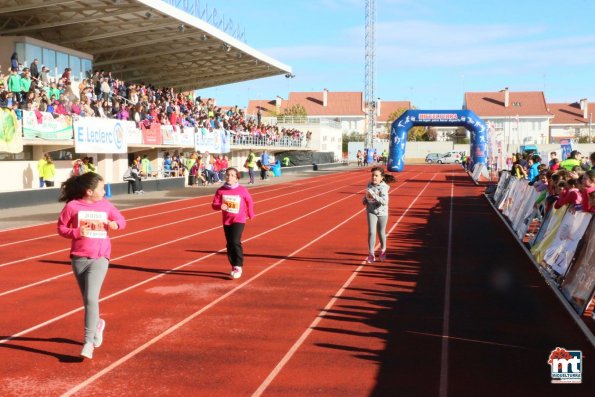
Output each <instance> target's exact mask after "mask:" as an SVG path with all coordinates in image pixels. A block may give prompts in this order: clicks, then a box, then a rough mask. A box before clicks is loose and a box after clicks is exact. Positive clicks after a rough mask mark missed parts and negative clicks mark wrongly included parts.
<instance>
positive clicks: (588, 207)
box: [580, 152, 595, 212]
mask: <svg viewBox="0 0 595 397" xmlns="http://www.w3.org/2000/svg"><path fill="white" fill-rule="evenodd" d="M594 153H595V152H594ZM594 192H595V169H592V170H589V171H587V172H585V173H584V174H583V178H582V187H581V189H580V193H581V197H582V204H583V211H585V212H595V207H593V204H592V201H591V200H590V198H589V197H590V196H591V195H592V194H593V193H594Z"/></svg>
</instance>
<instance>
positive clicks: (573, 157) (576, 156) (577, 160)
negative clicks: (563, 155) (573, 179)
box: [560, 150, 582, 171]
mask: <svg viewBox="0 0 595 397" xmlns="http://www.w3.org/2000/svg"><path fill="white" fill-rule="evenodd" d="M581 158H582V155H581V152H579V151H578V150H573V151H572V152H570V156H569V157H568V158H567V159H566V160H564V161H562V162H561V163H560V167H562V168H564V169H566V170H568V171H572V169H573V168H574V167H576V166H577V165H578V166H580V165H581Z"/></svg>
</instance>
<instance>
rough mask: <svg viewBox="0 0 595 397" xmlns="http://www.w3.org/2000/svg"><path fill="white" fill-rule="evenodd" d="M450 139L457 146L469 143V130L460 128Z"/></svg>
mask: <svg viewBox="0 0 595 397" xmlns="http://www.w3.org/2000/svg"><path fill="white" fill-rule="evenodd" d="M448 137H449V138H450V139H452V141H453V142H454V143H456V144H460V143H469V138H467V129H466V128H465V127H458V128H457V129H456V130H455V132H452V133H451V134H450V135H449V136H448Z"/></svg>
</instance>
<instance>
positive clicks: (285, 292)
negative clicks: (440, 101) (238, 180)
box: [0, 166, 595, 397]
mask: <svg viewBox="0 0 595 397" xmlns="http://www.w3.org/2000/svg"><path fill="white" fill-rule="evenodd" d="M398 178H399V181H398V182H397V183H396V184H394V185H393V186H392V188H391V203H390V207H391V211H390V220H389V225H388V229H389V231H390V235H389V243H388V245H389V255H388V258H387V261H386V262H384V263H374V264H371V265H367V264H364V262H363V261H364V259H365V257H366V254H367V253H366V251H367V249H366V233H367V231H366V221H365V214H364V212H363V206H362V205H361V197H362V192H363V189H364V187H365V184H366V183H367V181H368V180H369V170H368V169H366V170H363V169H360V170H355V171H354V170H350V171H346V172H334V173H329V174H326V175H322V176H318V177H314V178H309V179H302V180H299V181H293V182H288V183H284V184H279V185H269V186H264V187H260V188H254V189H252V190H251V191H252V194H253V198H254V200H255V209H256V214H257V217H256V218H255V219H254V220H253V221H249V223H248V224H247V227H246V230H245V232H244V249H245V253H246V263H245V270H244V275H243V276H242V278H241V279H239V280H233V281H232V280H230V279H229V277H228V272H229V268H228V264H227V259H226V256H225V251H224V247H225V242H224V237H223V232H222V230H221V226H220V214H219V213H216V212H214V211H212V210H211V208H210V200H211V197H210V196H207V197H197V198H194V199H189V200H179V201H175V202H169V203H163V204H160V205H154V206H150V207H141V208H135V209H132V210H126V211H124V215H125V216H126V218H127V220H128V227H127V229H125V230H123V231H119V232H115V233H113V234H112V244H113V252H112V260H111V264H110V271H109V272H108V276H107V279H106V282H105V283H104V286H103V290H102V294H101V299H102V301H101V303H100V307H101V310H102V317H103V318H105V319H106V321H107V328H106V332H105V342H104V344H103V346H102V347H101V348H99V349H96V350H95V358H94V359H93V360H85V361H82V360H81V359H80V358H79V356H78V354H79V352H80V350H81V347H82V345H81V340H82V322H83V314H82V307H81V299H80V296H79V293H78V290H77V287H76V283H75V281H74V278H73V276H72V275H71V273H70V262H69V258H68V247H69V241H67V240H65V239H63V238H61V237H58V236H57V235H56V233H55V224H53V223H52V224H44V225H37V226H33V227H27V228H19V229H13V230H8V231H4V232H0V308H1V309H0V313H1V314H2V315H1V316H0V396H33V395H35V396H41V395H43V396H61V395H63V396H70V395H80V396H141V395H142V396H190V395H192V396H258V395H268V396H279V395H283V396H368V395H374V396H440V397H445V396H502V395H506V396H538V395H539V396H549V395H552V396H553V395H556V396H559V395H572V396H583V395H584V396H587V395H590V396H592V395H593V390H595V389H594V388H593V385H594V382H593V378H594V377H595V370H594V369H595V360H593V357H595V354H594V353H595V351H594V348H593V346H592V345H591V344H590V343H589V342H588V341H587V339H586V338H585V337H584V335H583V334H582V333H581V332H580V330H579V329H578V327H577V326H576V325H575V324H574V323H573V321H572V320H571V318H570V316H569V315H568V313H567V312H566V311H565V310H564V308H563V306H562V305H561V304H560V302H559V301H558V300H557V298H556V297H555V295H554V294H553V293H552V292H551V290H550V289H549V287H547V286H546V285H545V283H544V281H543V280H542V279H541V277H540V276H539V274H538V273H537V271H536V270H535V269H534V268H533V266H532V264H531V262H530V261H529V260H528V259H527V258H526V256H525V254H524V252H523V251H522V249H521V248H520V247H519V246H518V245H517V244H516V243H515V241H514V239H513V237H512V236H511V235H510V234H509V233H508V231H507V229H506V228H505V227H504V226H503V225H502V223H501V221H500V219H499V218H498V217H497V216H496V215H495V214H493V212H492V210H491V208H490V207H489V204H488V203H487V202H486V200H485V199H484V198H483V197H482V196H481V193H482V190H483V188H480V187H477V186H475V185H474V184H473V183H472V181H471V180H470V178H469V177H468V176H467V175H466V174H465V173H464V172H463V170H462V169H461V168H459V167H456V166H408V167H407V168H406V171H405V172H403V173H400V174H398ZM56 216H57V214H56ZM557 346H560V347H565V348H567V349H569V350H582V352H583V368H584V369H583V384H582V385H552V384H551V383H550V375H549V365H548V364H547V358H548V356H549V353H550V351H551V350H553V349H555V348H556V347H557ZM589 392H590V393H589Z"/></svg>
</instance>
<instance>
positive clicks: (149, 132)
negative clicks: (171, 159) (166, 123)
mask: <svg viewBox="0 0 595 397" xmlns="http://www.w3.org/2000/svg"><path fill="white" fill-rule="evenodd" d="M141 131H142V134H143V143H144V144H145V145H161V144H162V142H163V138H162V137H161V124H158V123H153V124H151V127H149V128H146V127H145V126H144V125H143V124H141Z"/></svg>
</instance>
